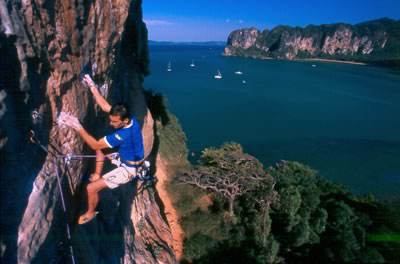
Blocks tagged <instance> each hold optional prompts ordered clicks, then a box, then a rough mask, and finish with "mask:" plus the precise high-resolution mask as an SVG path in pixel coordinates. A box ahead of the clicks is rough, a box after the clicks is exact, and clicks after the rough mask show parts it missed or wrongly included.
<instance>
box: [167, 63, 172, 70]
mask: <svg viewBox="0 0 400 264" xmlns="http://www.w3.org/2000/svg"><path fill="white" fill-rule="evenodd" d="M167 71H169V72H170V71H172V68H171V62H170V61H169V62H168V66H167Z"/></svg>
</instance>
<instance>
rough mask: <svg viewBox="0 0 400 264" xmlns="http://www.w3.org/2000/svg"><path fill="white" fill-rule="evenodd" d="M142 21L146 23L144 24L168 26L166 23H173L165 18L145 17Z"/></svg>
mask: <svg viewBox="0 0 400 264" xmlns="http://www.w3.org/2000/svg"><path fill="white" fill-rule="evenodd" d="M144 23H146V26H168V25H173V24H174V23H172V22H170V21H166V20H157V19H148V20H147V19H145V20H144Z"/></svg>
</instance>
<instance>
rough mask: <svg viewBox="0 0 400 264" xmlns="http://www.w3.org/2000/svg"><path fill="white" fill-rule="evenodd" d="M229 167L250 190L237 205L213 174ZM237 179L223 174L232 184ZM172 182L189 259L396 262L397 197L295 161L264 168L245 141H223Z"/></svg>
mask: <svg viewBox="0 0 400 264" xmlns="http://www.w3.org/2000/svg"><path fill="white" fill-rule="evenodd" d="M188 174H192V175H195V176H196V177H197V178H196V181H195V183H193V182H191V180H190V179H191V178H190V177H189V176H188ZM227 175H229V176H231V177H232V179H235V177H237V176H238V175H240V177H244V178H245V179H247V182H245V181H241V180H242V178H240V177H239V178H240V180H238V181H236V183H239V185H238V186H241V187H243V188H245V190H246V191H244V192H241V193H237V195H236V196H235V198H234V199H233V207H232V208H231V207H230V201H229V198H228V197H227V196H224V195H223V194H222V193H221V190H224V186H222V185H221V182H219V181H218V180H210V177H216V178H219V179H224V178H225V177H226V176H227ZM254 175H258V176H260V175H262V177H261V178H263V179H264V180H260V179H259V178H258V177H254ZM271 176H272V177H273V178H271ZM246 177H248V178H246ZM232 179H231V178H230V177H228V179H225V180H226V181H225V182H226V183H227V186H229V185H230V183H231V181H232ZM213 184H214V185H215V186H218V188H210V186H213ZM227 186H225V187H226V188H227ZM169 188H170V189H171V188H172V189H171V190H173V197H174V204H175V205H177V207H178V210H179V213H180V214H181V225H182V227H183V229H184V231H185V236H186V237H185V241H184V256H185V258H186V259H187V260H188V261H189V262H192V263H281V262H286V263H336V262H339V263H354V262H357V263H384V262H385V263H397V262H398V258H399V256H398V252H399V249H400V248H399V246H400V242H399V240H398V239H396V237H397V238H398V235H399V230H400V220H399V219H398V214H399V212H400V206H399V204H396V205H393V204H392V205H390V206H389V205H384V204H382V203H381V202H378V201H376V200H375V199H374V198H373V197H372V196H370V195H366V196H355V195H353V194H351V193H350V192H349V191H348V190H347V189H346V188H344V187H343V186H341V185H338V184H335V183H332V182H330V181H328V180H326V179H323V178H321V177H319V176H318V172H317V171H315V170H313V169H311V168H310V167H308V166H305V165H303V164H300V163H298V162H288V161H281V162H279V163H278V164H276V165H275V166H273V167H270V168H268V170H266V171H264V170H263V168H262V165H261V163H259V162H258V161H257V160H256V159H255V158H254V157H251V156H250V155H248V154H246V153H244V152H243V149H242V147H241V146H240V145H238V144H236V143H229V144H224V145H223V146H221V147H220V148H218V149H216V148H208V149H205V150H204V151H203V155H202V156H201V159H200V161H199V164H198V165H196V166H193V167H191V168H188V169H187V170H185V171H183V172H181V173H179V174H177V175H176V178H175V179H174V181H173V182H172V183H171V185H170V186H169ZM228 192H229V190H228ZM231 209H232V210H233V213H234V219H232V218H231V214H230V210H231Z"/></svg>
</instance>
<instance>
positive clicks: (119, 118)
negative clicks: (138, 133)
mask: <svg viewBox="0 0 400 264" xmlns="http://www.w3.org/2000/svg"><path fill="white" fill-rule="evenodd" d="M109 118H110V125H111V126H112V127H113V128H115V129H118V128H122V127H125V126H127V125H129V123H130V122H131V116H130V114H129V108H128V106H127V105H126V104H122V103H117V104H114V105H113V106H112V107H111V109H110V112H109Z"/></svg>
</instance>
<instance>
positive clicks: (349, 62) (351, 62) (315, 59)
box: [293, 58, 367, 65]
mask: <svg viewBox="0 0 400 264" xmlns="http://www.w3.org/2000/svg"><path fill="white" fill-rule="evenodd" d="M293 60H299V61H324V62H335V63H345V64H355V65H367V63H363V62H355V61H342V60H330V59H318V58H313V59H293Z"/></svg>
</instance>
